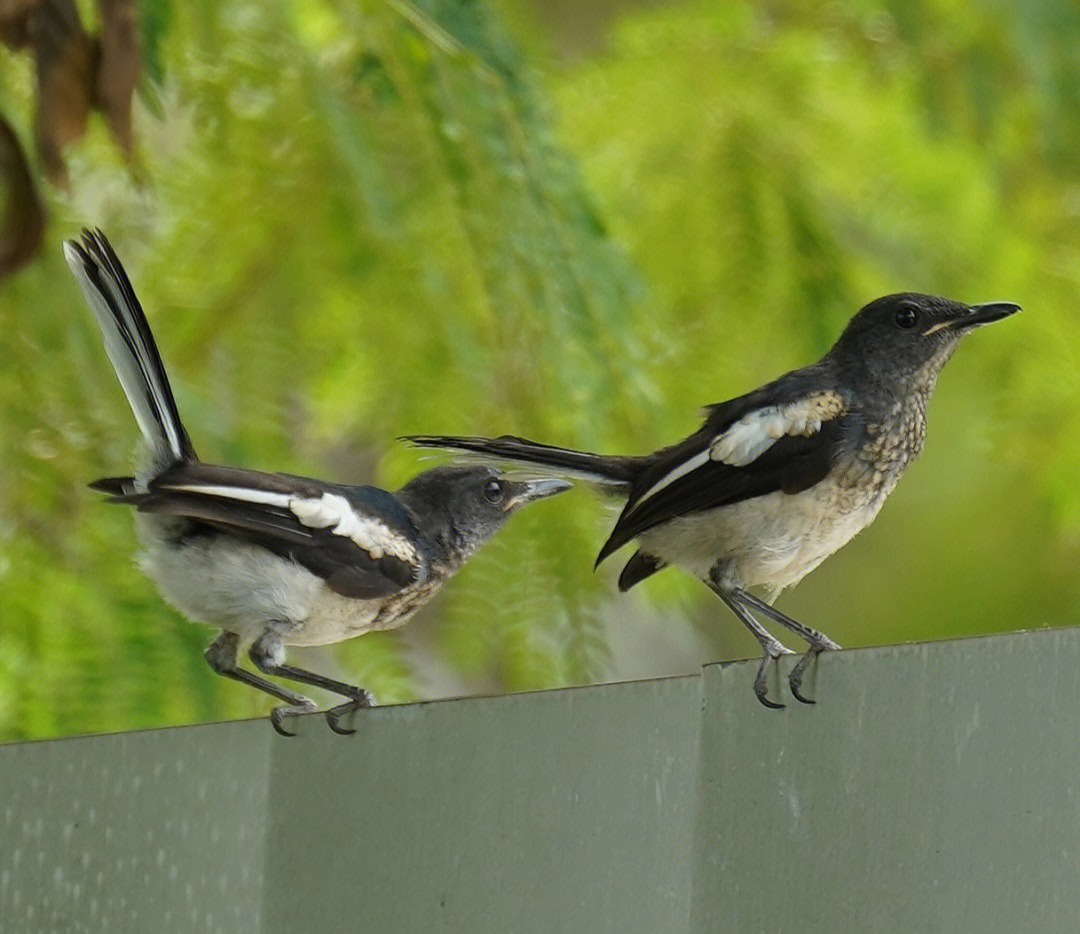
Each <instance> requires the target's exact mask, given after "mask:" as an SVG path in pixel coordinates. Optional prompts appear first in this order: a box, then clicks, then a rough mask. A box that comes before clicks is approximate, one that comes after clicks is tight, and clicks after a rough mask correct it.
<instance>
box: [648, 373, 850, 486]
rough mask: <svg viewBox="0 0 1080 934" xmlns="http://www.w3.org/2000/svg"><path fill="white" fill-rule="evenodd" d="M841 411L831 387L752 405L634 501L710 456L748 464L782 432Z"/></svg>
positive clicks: (802, 429)
mask: <svg viewBox="0 0 1080 934" xmlns="http://www.w3.org/2000/svg"><path fill="white" fill-rule="evenodd" d="M843 411H844V400H843V399H842V398H841V397H840V394H839V393H836V392H832V391H828V392H821V393H816V394H815V395H813V396H808V397H807V398H805V399H802V400H800V401H799V402H792V403H789V404H788V405H767V406H764V407H763V408H760V409H755V410H754V411H753V412H751V413H750V414H749V415H744V416H743V417H742V418H740V419H739V420H738V421H737V422H733V423H732V424H731V425H729V426H728V428H727V430H726V431H724V432H723V433H722V434H719V435H717V436H716V437H715V438H713V439H712V441H711V442H710V443H709V446H708V447H707V448H706V449H705V450H704V451H699V452H698V453H697V454H695V455H694V456H693V457H690V458H688V459H687V460H685V461H683V462H682V463H681V464H679V465H678V466H677V467H675V468H673V469H672V470H670V471H669V472H668V473H666V474H664V476H662V477H661V478H660V479H659V480H657V481H656V483H654V484H653V485H652V486H651V487H649V489H648V490H646V491H645V492H644V493H643V494H642V495H641V497H640V498H639V499H638V500H637V503H641V502H643V501H644V500H646V499H648V498H649V497H650V496H654V495H655V494H657V493H659V492H660V491H661V490H662V489H664V488H665V487H667V486H670V485H671V484H672V483H674V482H675V481H676V480H678V479H680V478H681V477H685V476H686V475H687V474H688V473H692V472H693V471H695V470H697V469H698V468H699V467H702V466H704V465H705V464H707V463H708V462H709V461H710V460H713V461H719V462H720V463H722V464H727V465H728V466H729V467H745V466H747V465H748V464H752V463H753V462H754V461H756V460H757V459H758V458H759V457H761V455H762V454H764V453H765V452H766V451H767V450H769V448H771V447H772V446H773V445H774V444H776V442H777V441H779V440H780V439H781V438H783V437H784V436H785V435H803V436H806V437H809V436H810V435H812V434H814V433H815V432H817V431H820V430H821V423H822V422H823V421H827V420H828V419H830V418H835V417H836V416H838V415H840V414H841V413H842V412H843ZM635 505H636V504H635Z"/></svg>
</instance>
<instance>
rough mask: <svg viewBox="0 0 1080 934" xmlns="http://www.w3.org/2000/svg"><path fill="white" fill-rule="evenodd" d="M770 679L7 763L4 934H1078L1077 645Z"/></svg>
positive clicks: (502, 701)
mask: <svg viewBox="0 0 1080 934" xmlns="http://www.w3.org/2000/svg"><path fill="white" fill-rule="evenodd" d="M755 665H756V662H745V663H734V664H728V665H715V666H710V667H707V668H705V669H704V670H703V672H702V674H701V676H700V677H687V678H675V679H669V680H663V681H647V682H638V683H631V684H614V685H601V686H597V687H589V688H580V689H574V690H564V691H551V692H544V693H538V694H525V695H516V696H507V697H484V698H472V699H466V700H458V701H446V702H439V703H430V704H413V705H408V706H400V707H385V708H378V709H375V710H372V711H369V712H366V713H365V715H364V716H363V717H362V718H360V719H358V721H357V726H358V727H359V729H358V731H357V733H356V734H355V735H354V736H351V737H341V736H335V735H333V734H331V733H330V732H329V731H328V730H327V729H326V727H325V724H324V723H323V721H322V719H321V718H319V717H306V718H303V719H302V721H301V722H300V723H299V725H298V730H297V732H298V735H297V736H296V737H295V738H294V739H285V738H282V737H279V736H277V735H276V734H275V733H274V732H273V730H272V729H271V728H270V725H269V723H267V722H265V721H248V722H239V723H220V724H211V725H205V726H195V727H188V728H180V729H168V730H159V731H151V732H145V733H130V734H121V735H112V736H95V737H82V738H76V739H67V740H57V741H50V742H40V743H27V744H19V745H10V746H5V747H0V931H3V932H4V934H7V932H24V931H25V932H33V931H50V932H51V931H109V932H124V931H133V932H136V931H137V932H142V931H146V932H158V931H162V932H187V931H200V932H204V931H227V932H282V934H285V932H288V934H303V932H315V931H331V930H332V931H337V932H344V931H362V932H372V934H381V932H427V931H439V932H469V934H474V932H499V934H514V932H604V931H618V932H639V931H640V932H695V934H697V932H702V934H704V932H738V934H747V932H759V931H760V932H766V931H767V932H770V934H773V932H799V934H815V932H822V934H825V932H828V934H838V932H849V931H850V932H859V934H868V932H879V931H880V932H885V931H888V932H938V931H940V932H949V934H955V932H966V931H978V932H980V934H988V932H1008V934H1016V932H1023V931H1032V932H1040V934H1049V932H1058V931H1060V932H1070V934H1075V932H1076V931H1078V930H1080V742H1078V738H1077V732H1078V730H1077V727H1078V725H1080V630H1044V631H1038V632H1031V633H1017V634H1012V635H1007V636H995V637H988V638H984V639H971V640H964V641H959V642H941V643H934V644H924V645H909V646H894V647H886V648H880V649H868V650H858V651H848V652H842V653H838V654H835V655H828V656H825V657H823V658H822V659H821V662H820V664H819V666H818V669H817V672H816V683H815V682H811V686H812V687H813V689H814V690H815V691H816V693H817V696H818V697H819V699H820V702H819V703H818V704H817V706H815V707H804V706H801V705H798V704H794V703H792V704H789V706H788V707H787V709H786V710H783V711H769V710H766V709H765V708H763V707H761V706H760V705H759V704H758V703H757V702H756V700H755V699H754V697H753V695H752V693H751V691H750V681H751V679H752V677H753V671H754V667H755ZM777 690H779V687H777Z"/></svg>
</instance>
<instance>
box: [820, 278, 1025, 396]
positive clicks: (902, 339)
mask: <svg viewBox="0 0 1080 934" xmlns="http://www.w3.org/2000/svg"><path fill="white" fill-rule="evenodd" d="M1019 310H1020V306H1019V305H1014V304H1013V303H1012V302H989V303H988V304H985V305H965V304H964V303H963V302H954V301H951V300H950V299H947V298H938V297H937V296H935V295H919V294H918V293H916V292H902V293H899V294H897V295H886V296H885V297H884V298H879V299H877V300H876V301H873V302H871V303H870V304H869V305H867V306H866V307H865V308H863V309H862V310H861V311H860V312H859V313H858V314H856V315H855V317H854V318H852V319H851V321H850V322H849V323H848V326H847V327H846V328H845V329H844V333H843V334H841V335H840V339H839V340H837V342H836V343H835V344H834V345H833V348H832V350H830V351H829V353H828V354H827V356H826V359H831V360H832V361H833V362H835V363H836V365H837V366H838V367H839V368H840V370H841V372H845V373H850V374H852V375H853V376H855V375H857V376H858V377H860V378H863V379H865V377H866V376H871V377H875V378H877V379H880V380H884V381H888V382H890V383H894V384H895V383H900V384H901V387H900V388H903V389H907V390H912V389H919V388H921V389H925V390H930V389H932V388H933V386H934V381H935V380H936V379H937V375H938V373H939V372H941V368H942V367H943V366H944V365H945V363H946V361H947V360H948V359H949V357H951V356H952V353H953V351H954V350H955V349H956V346H957V344H959V343H960V339H961V338H962V337H963V336H964V335H965V334H967V333H969V332H970V331H973V330H974V329H975V328H977V327H979V326H980V325H983V324H989V323H990V322H991V321H999V320H1000V319H1001V318H1005V317H1008V316H1009V315H1011V314H1013V313H1014V312H1017V311H1019Z"/></svg>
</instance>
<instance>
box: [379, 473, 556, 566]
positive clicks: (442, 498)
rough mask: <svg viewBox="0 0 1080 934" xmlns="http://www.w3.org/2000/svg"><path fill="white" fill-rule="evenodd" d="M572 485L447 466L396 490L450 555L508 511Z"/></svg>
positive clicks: (477, 540)
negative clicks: (517, 478)
mask: <svg viewBox="0 0 1080 934" xmlns="http://www.w3.org/2000/svg"><path fill="white" fill-rule="evenodd" d="M571 485H572V484H570V483H569V482H568V481H566V480H547V479H545V480H510V479H508V478H506V477H504V476H502V475H501V474H500V473H499V472H498V471H497V470H495V469H494V468H492V467H487V466H447V467H435V468H433V469H432V470H426V471H424V473H422V474H419V475H417V476H415V477H413V478H412V480H410V481H409V482H408V483H406V484H405V486H403V487H402V488H401V489H400V490H399V491H398V494H397V495H398V498H399V499H400V500H401V501H402V503H404V504H405V506H406V507H407V508H408V509H409V510H410V511H411V512H412V514H413V516H414V517H415V518H416V522H417V525H418V527H419V528H420V529H421V530H422V531H423V532H424V533H425V534H426V535H427V536H428V537H429V538H430V539H432V540H434V541H435V542H436V543H437V544H438V546H439V547H441V548H442V549H443V550H444V551H445V552H446V554H447V556H448V557H450V558H452V559H454V560H464V559H465V558H467V557H469V555H471V554H472V553H473V552H474V551H476V549H477V548H479V547H480V546H481V545H483V544H484V542H486V541H487V540H488V539H489V538H491V536H493V535H494V534H495V533H496V532H498V531H499V529H500V528H502V525H503V523H504V522H505V521H506V520H507V518H508V517H509V516H510V514H511V513H513V512H514V511H516V510H517V509H519V508H520V507H522V506H524V505H525V504H526V503H530V502H532V501H533V500H535V499H543V498H544V497H546V496H554V495H555V494H556V493H561V492H562V491H563V490H568V489H570V487H571Z"/></svg>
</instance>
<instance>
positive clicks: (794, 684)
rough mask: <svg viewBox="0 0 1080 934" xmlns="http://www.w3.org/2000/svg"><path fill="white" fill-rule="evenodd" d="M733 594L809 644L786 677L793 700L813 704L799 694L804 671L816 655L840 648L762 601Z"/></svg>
mask: <svg viewBox="0 0 1080 934" xmlns="http://www.w3.org/2000/svg"><path fill="white" fill-rule="evenodd" d="M735 592H736V594H737V596H738V598H739V599H740V600H742V601H744V602H745V603H747V604H749V605H750V606H751V607H753V608H754V609H755V610H757V611H758V612H759V613H762V614H764V615H765V616H768V617H769V619H771V620H773V621H775V622H777V623H779V624H780V625H781V626H786V627H787V628H788V629H790V630H791V631H792V632H794V633H796V634H797V635H799V636H801V637H802V638H803V639H805V640H806V641H807V642H808V643H809V644H810V647H809V648H808V649H807V650H806V652H805V653H804V654H803V657H802V658H800V659H799V660H798V662H796V663H795V667H794V668H792V669H791V674H789V675H788V685H789V686H790V687H791V693H792V695H793V696H794V697H795V700H797V701H802V702H803V703H804V704H813V703H815V701H814V700H813V698H809V697H804V696H803V694H802V693H801V691H802V679H803V675H805V674H806V669H807V668H809V667H810V663H811V662H812V661H813V660H814V659H815V658H817V657H818V655H820V654H821V653H822V652H828V651H832V650H833V649H838V648H840V646H839V644H838V643H836V642H833V640H832V639H830V638H829V637H828V636H827V635H825V633H823V632H821V631H820V630H818V629H813V628H812V627H810V626H804V625H803V624H802V623H800V622H799V621H798V620H795V619H792V618H791V617H790V616H787V615H786V614H784V613H781V612H780V611H779V610H778V609H776V608H775V607H773V606H770V605H769V604H768V603H766V602H765V601H764V600H760V599H758V598H757V597H755V596H754V595H753V594H752V593H749V592H748V591H746V590H743V589H742V588H738V587H737V588H735Z"/></svg>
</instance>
